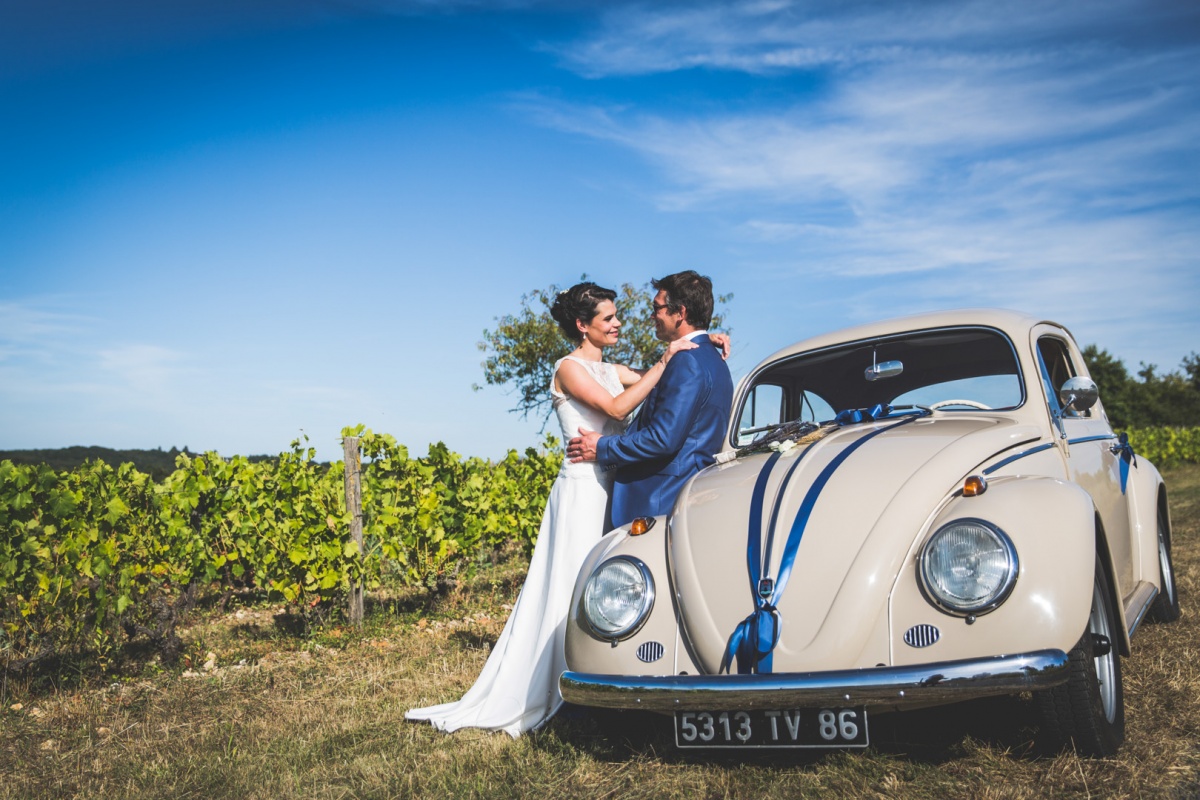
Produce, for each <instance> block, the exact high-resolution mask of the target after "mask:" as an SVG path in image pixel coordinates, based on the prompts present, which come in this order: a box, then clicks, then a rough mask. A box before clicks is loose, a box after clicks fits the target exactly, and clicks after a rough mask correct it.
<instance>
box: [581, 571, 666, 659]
mask: <svg viewBox="0 0 1200 800" xmlns="http://www.w3.org/2000/svg"><path fill="white" fill-rule="evenodd" d="M653 605H654V579H653V578H651V577H650V570H649V569H647V567H646V565H645V564H643V563H642V562H641V561H639V560H638V559H636V558H631V557H630V556H617V557H616V558H612V559H609V560H608V561H605V562H604V563H603V564H601V565H600V567H599V568H598V569H597V570H596V571H595V572H593V573H592V577H590V578H588V582H587V586H586V587H584V590H583V616H584V618H585V619H586V620H587V623H588V625H590V626H591V628H592V632H593V633H594V634H595V635H596V636H599V637H600V638H601V639H614V640H615V639H625V638H627V637H629V636H632V635H633V634H634V633H636V632H637V630H638V628H640V627H641V626H642V623H643V622H645V621H646V617H647V616H648V615H649V614H650V608H651V606H653Z"/></svg>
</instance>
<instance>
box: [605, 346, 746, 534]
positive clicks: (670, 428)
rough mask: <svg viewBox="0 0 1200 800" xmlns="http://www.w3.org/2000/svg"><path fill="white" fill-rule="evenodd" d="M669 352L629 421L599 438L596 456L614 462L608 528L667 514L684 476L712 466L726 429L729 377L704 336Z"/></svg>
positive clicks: (731, 388) (731, 402)
mask: <svg viewBox="0 0 1200 800" xmlns="http://www.w3.org/2000/svg"><path fill="white" fill-rule="evenodd" d="M694 341H695V342H696V344H697V345H699V346H698V347H696V349H694V350H684V351H682V352H679V353H676V354H675V355H674V356H672V358H671V360H670V361H669V362H668V363H667V369H666V371H665V372H664V373H663V376H662V378H660V379H659V381H658V385H657V386H655V387H654V388H653V389H652V390H651V391H650V394H649V396H647V397H646V400H645V402H643V403H642V410H641V412H640V413H639V414H638V416H637V418H636V419H634V421H633V424H631V425H630V426H629V429H628V430H627V431H625V433H623V434H621V435H619V436H602V437H600V440H599V442H597V444H596V461H597V462H599V463H600V464H615V465H616V466H617V474H616V478H615V480H614V482H613V495H612V526H613V527H619V526H621V525H624V524H626V523H627V522H629V521H630V520H632V519H633V518H634V517H641V516H655V515H660V514H667V513H670V511H671V508H672V506H674V505H675V498H676V497H678V496H679V490H680V489H682V488H683V485H684V484H685V483H687V481H688V479H689V478H691V477H692V476H693V475H695V474H696V473H697V472H699V471H700V470H702V469H704V468H705V467H707V466H708V465H709V464H712V463H713V454H714V453H717V452H719V451H720V450H721V446H722V442H723V441H724V438H725V433H726V431H727V429H728V427H729V410H730V406H731V405H732V404H733V380H732V379H731V378H730V377H729V367H727V366H726V365H725V362H724V361H723V360H722V359H721V354H720V352H719V351H718V350H717V349H716V348H715V347H713V345H712V342H711V341H710V340H709V338H708V336H705V335H700V336H697V337H696V338H695V339H694Z"/></svg>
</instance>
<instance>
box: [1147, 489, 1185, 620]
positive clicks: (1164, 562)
mask: <svg viewBox="0 0 1200 800" xmlns="http://www.w3.org/2000/svg"><path fill="white" fill-rule="evenodd" d="M1158 577H1159V586H1160V587H1161V588H1160V590H1159V592H1158V597H1156V598H1154V605H1152V606H1150V619H1152V620H1154V621H1155V622H1174V621H1175V620H1177V619H1179V613H1180V612H1179V586H1178V584H1176V583H1175V565H1174V564H1173V563H1171V545H1170V543H1169V542H1168V541H1167V521H1166V519H1165V518H1164V517H1163V513H1162V512H1161V511H1160V512H1158Z"/></svg>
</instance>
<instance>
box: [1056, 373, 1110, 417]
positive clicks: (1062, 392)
mask: <svg viewBox="0 0 1200 800" xmlns="http://www.w3.org/2000/svg"><path fill="white" fill-rule="evenodd" d="M1099 399H1100V390H1099V389H1098V388H1097V387H1096V382H1095V381H1094V380H1092V379H1091V378H1084V377H1079V376H1076V377H1074V378H1068V379H1067V380H1066V381H1065V382H1064V383H1063V385H1062V388H1061V389H1059V390H1058V400H1059V402H1060V403H1062V407H1063V411H1064V412H1065V411H1066V410H1067V409H1068V408H1073V409H1075V410H1076V411H1079V412H1084V411H1087V410H1088V409H1089V408H1091V407H1092V406H1094V405H1096V401H1097V400H1099Z"/></svg>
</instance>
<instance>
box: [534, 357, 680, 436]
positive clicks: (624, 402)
mask: <svg viewBox="0 0 1200 800" xmlns="http://www.w3.org/2000/svg"><path fill="white" fill-rule="evenodd" d="M695 347H696V345H695V344H693V343H692V342H689V341H686V340H684V339H680V340H679V341H676V342H672V343H671V346H670V347H668V348H667V351H666V352H665V353H663V355H662V358H660V359H659V360H658V361H656V362H654V366H652V367H650V369H648V370H646V371H645V372H644V373H642V374H640V375H639V374H638V373H637V372H634V371H633V370H631V369H629V368H628V367H623V366H621V365H619V364H618V365H617V373H618V374H619V375H620V376H621V383H622V384H625V391H623V392H621V393H620V394H619V395H617V396H616V397H613V396H612V395H610V394H609V393H608V390H607V389H605V388H604V387H603V386H601V385H600V384H599V383H597V382H596V379H595V378H593V377H592V376H591V375H590V374H589V373H588V371H587V369H585V368H584V366H583V365H582V364H580V363H579V362H578V361H572V360H571V359H569V358H568V359H565V360H564V361H563V362H562V364H560V365H559V367H558V375H557V376H556V377H557V379H558V385H559V388H561V389H562V391H563V393H564V394H568V395H570V396H571V397H573V398H574V399H576V400H578V401H579V402H581V403H583V404H584V405H586V406H589V407H591V408H594V409H596V410H597V411H602V412H604V413H605V414H607V415H608V416H610V417H612V418H613V419H624V418H625V417H627V416H629V413H630V412H631V411H633V410H634V409H635V408H637V407H638V405H640V404H641V402H642V401H643V400H645V399H646V395H648V394H650V390H651V389H653V388H654V386H655V384H657V383H658V379H659V378H661V377H662V374H663V371H664V370H665V369H666V367H667V362H668V361H670V360H671V357H672V356H673V355H675V354H676V353H678V352H679V351H680V350H691V349H693V348H695ZM627 374H628V375H629V376H632V378H633V380H632V382H627V381H626V377H627Z"/></svg>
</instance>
